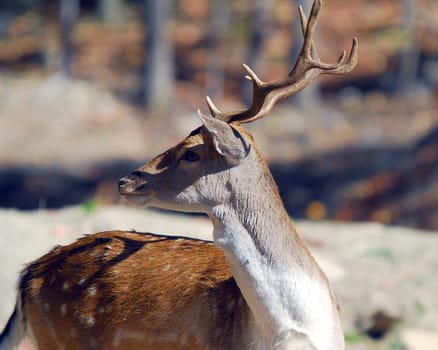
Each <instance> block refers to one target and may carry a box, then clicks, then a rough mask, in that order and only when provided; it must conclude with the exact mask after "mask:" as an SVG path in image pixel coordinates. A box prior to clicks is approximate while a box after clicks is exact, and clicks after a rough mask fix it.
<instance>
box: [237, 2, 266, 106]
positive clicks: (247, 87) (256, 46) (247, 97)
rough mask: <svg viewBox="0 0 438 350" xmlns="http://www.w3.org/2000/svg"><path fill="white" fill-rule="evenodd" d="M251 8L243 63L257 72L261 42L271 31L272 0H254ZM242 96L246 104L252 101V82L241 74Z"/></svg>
mask: <svg viewBox="0 0 438 350" xmlns="http://www.w3.org/2000/svg"><path fill="white" fill-rule="evenodd" d="M252 4H253V6H252V9H251V14H250V16H251V18H250V20H251V22H250V25H251V28H250V37H249V45H248V53H247V57H246V61H245V63H246V64H247V65H248V66H249V67H250V68H252V70H254V71H255V72H256V73H257V72H259V69H258V68H259V67H258V66H259V62H260V57H261V51H262V48H263V43H264V41H265V39H266V37H267V36H268V35H269V33H270V32H271V29H272V28H271V21H270V15H271V7H272V1H268V0H254V1H253V2H252ZM241 91H242V95H243V96H242V98H243V100H244V101H245V103H246V104H248V105H249V104H251V102H252V84H250V83H249V82H248V80H247V79H246V78H245V77H244V76H243V78H242V89H241Z"/></svg>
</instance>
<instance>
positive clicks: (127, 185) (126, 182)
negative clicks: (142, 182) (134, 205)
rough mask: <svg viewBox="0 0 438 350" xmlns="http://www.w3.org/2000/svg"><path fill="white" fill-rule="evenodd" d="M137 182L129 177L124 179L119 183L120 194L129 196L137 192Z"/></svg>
mask: <svg viewBox="0 0 438 350" xmlns="http://www.w3.org/2000/svg"><path fill="white" fill-rule="evenodd" d="M135 187H136V186H135V181H133V180H132V179H130V178H128V177H123V178H121V179H120V181H119V192H120V194H127V193H130V192H133V191H135Z"/></svg>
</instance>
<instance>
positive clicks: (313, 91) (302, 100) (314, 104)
mask: <svg viewBox="0 0 438 350" xmlns="http://www.w3.org/2000/svg"><path fill="white" fill-rule="evenodd" d="M292 1H294V2H295V3H296V6H294V7H295V8H297V6H302V7H303V10H304V13H305V14H306V16H307V18H309V14H310V10H311V8H312V3H313V1H311V0H292ZM294 16H296V21H295V22H294V23H295V28H294V30H293V33H294V34H295V38H296V40H294V45H293V46H292V50H291V53H290V62H291V63H290V69H292V67H293V64H294V62H296V59H297V57H298V55H299V54H300V52H301V48H302V46H303V41H304V40H303V34H302V29H301V22H300V18H299V15H298V13H297V12H295V14H294ZM313 36H314V41H315V45H318V44H317V40H316V39H317V37H318V30H317V29H316V30H315V33H314V35H313ZM291 101H292V103H294V104H297V105H298V107H299V108H300V109H302V110H303V111H304V112H305V113H308V114H310V115H312V114H314V113H315V110H316V109H317V108H318V106H319V103H320V95H319V84H318V81H317V80H316V81H314V82H313V83H312V84H310V85H309V86H308V87H306V88H305V89H304V90H303V91H301V92H300V93H298V94H297V95H296V96H294V98H293V99H292V100H291Z"/></svg>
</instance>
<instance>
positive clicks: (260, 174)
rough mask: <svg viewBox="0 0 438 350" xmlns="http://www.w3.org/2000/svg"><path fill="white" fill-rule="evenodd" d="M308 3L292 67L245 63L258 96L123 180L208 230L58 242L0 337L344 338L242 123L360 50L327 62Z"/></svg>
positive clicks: (244, 343) (128, 194) (118, 343)
mask: <svg viewBox="0 0 438 350" xmlns="http://www.w3.org/2000/svg"><path fill="white" fill-rule="evenodd" d="M320 7H321V0H316V1H315V2H314V4H313V7H312V9H311V13H310V16H309V20H308V21H307V18H306V17H305V15H304V13H303V10H302V9H301V8H300V11H299V12H300V17H301V25H302V32H303V36H304V43H303V47H302V50H301V53H300V56H299V58H298V59H297V62H296V64H295V66H294V68H293V69H292V71H291V72H290V73H289V75H288V76H287V77H286V78H284V79H280V80H276V81H272V82H263V81H262V80H260V79H259V78H258V77H257V75H256V74H255V73H254V72H253V71H252V70H251V69H250V68H249V67H247V66H245V69H246V71H247V72H248V79H249V80H251V81H252V83H253V102H252V105H251V106H250V107H249V108H247V109H244V110H241V111H237V112H230V113H223V112H221V111H220V110H219V109H218V108H217V107H216V106H215V105H214V104H213V103H212V102H211V100H210V99H209V98H207V104H208V107H209V109H210V114H211V115H205V114H203V113H201V112H199V116H200V119H201V121H202V126H201V127H199V128H197V129H196V130H194V131H192V132H191V133H190V135H189V136H188V137H186V138H185V139H184V140H183V141H182V142H181V143H179V144H177V145H176V146H174V147H173V148H170V149H169V150H168V151H166V152H164V153H163V154H161V155H158V156H157V157H155V158H154V159H153V160H151V161H150V162H149V163H147V164H145V165H144V166H142V167H140V168H139V169H137V170H136V171H134V172H133V173H132V174H130V175H128V176H126V177H125V178H123V179H121V180H120V183H119V191H120V193H121V194H122V196H123V197H124V198H125V199H126V201H128V202H129V203H131V204H133V205H135V206H140V207H143V206H155V207H160V208H165V209H171V210H177V211H184V212H199V213H206V214H207V215H208V216H209V217H210V219H211V220H212V222H213V227H214V231H213V238H214V241H213V242H209V241H202V240H196V239H191V238H184V237H169V236H162V235H156V234H150V233H138V232H122V231H110V232H102V233H96V234H93V235H89V236H86V237H83V238H81V239H79V240H77V241H76V242H75V243H72V244H70V245H67V246H60V247H56V248H54V249H53V250H52V251H51V252H49V253H48V254H46V255H44V256H43V257H41V258H39V259H37V260H36V261H34V262H32V263H31V264H29V265H28V266H27V267H26V268H25V269H24V270H23V272H22V274H21V278H20V282H19V286H18V297H17V301H16V305H15V310H14V312H13V314H12V316H11V317H10V319H9V322H8V323H7V325H6V327H5V329H4V331H3V333H2V335H1V338H0V339H1V341H0V349H2V350H4V349H11V348H13V347H14V346H16V345H17V344H18V343H19V341H20V339H21V338H23V337H24V336H25V335H27V336H29V337H30V338H31V339H32V340H33V342H34V343H35V345H36V347H37V348H38V349H44V350H51V349H53V350H55V349H56V350H58V349H66V350H67V349H125V350H127V349H130V350H132V349H154V350H157V349H187V350H189V349H190V350H196V349H319V350H322V349H324V350H340V349H343V348H344V340H343V332H342V329H341V324H340V316H339V310H338V306H337V302H336V299H335V296H334V294H333V291H332V289H331V287H330V285H329V282H328V280H327V278H326V277H325V275H324V273H323V272H322V270H321V269H320V267H319V266H318V264H317V262H316V261H315V260H314V258H313V257H312V255H311V254H310V252H309V251H308V249H307V248H306V246H305V244H304V243H303V241H302V239H301V238H300V236H299V234H298V233H297V231H296V230H295V228H294V226H293V224H292V222H291V220H290V218H289V215H288V213H287V212H286V210H285V208H284V206H283V204H282V201H281V199H280V196H279V193H278V190H277V187H276V185H275V183H274V180H273V178H272V175H271V173H270V171H269V169H268V167H267V165H266V162H265V161H264V159H263V157H262V156H261V154H260V152H259V150H258V148H257V145H256V144H255V142H254V140H253V138H252V136H251V135H250V133H249V132H248V131H246V130H245V129H244V128H243V127H242V126H241V124H244V123H249V122H252V121H254V120H256V119H259V118H262V117H264V116H265V115H266V114H267V113H268V112H269V111H270V110H271V108H272V107H273V105H274V104H275V103H276V102H277V101H278V100H280V99H282V98H284V97H287V96H290V95H293V94H295V93H296V92H298V91H300V90H302V89H303V88H304V87H306V86H307V85H308V84H310V82H311V81H312V80H313V79H315V78H316V77H317V76H318V75H320V74H345V73H347V72H349V71H351V70H352V69H353V68H354V66H355V65H356V63H357V48H358V45H357V40H356V38H354V39H353V45H352V48H351V52H350V55H349V58H348V59H345V56H346V53H345V51H344V53H343V54H342V55H341V57H340V58H339V60H338V61H337V63H334V64H327V63H323V62H322V61H321V60H320V59H319V57H318V54H317V52H316V49H315V46H314V44H313V39H312V34H313V32H314V28H315V24H316V21H317V17H318V14H319V12H320Z"/></svg>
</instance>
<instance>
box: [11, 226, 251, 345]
mask: <svg viewBox="0 0 438 350" xmlns="http://www.w3.org/2000/svg"><path fill="white" fill-rule="evenodd" d="M195 255H196V259H193V258H192V257H193V256H195ZM20 291H21V299H22V304H23V305H22V306H23V315H24V318H25V319H26V321H27V322H26V323H27V324H28V325H32V326H31V327H32V329H31V333H32V334H33V336H34V338H35V339H36V342H37V345H38V347H39V348H40V349H44V350H50V349H61V348H62V349H83V348H89V349H93V348H95V349H175V348H178V349H231V348H234V349H238V348H241V347H242V343H241V342H243V341H244V338H245V337H244V330H243V329H242V325H244V324H246V323H247V318H248V307H247V305H246V302H245V300H244V299H243V297H242V295H241V293H240V291H239V289H238V287H237V286H236V283H235V281H234V278H233V277H232V275H231V273H230V270H229V268H228V266H227V264H226V262H225V259H224V256H223V253H222V252H221V250H219V249H218V248H217V247H215V246H214V245H213V243H211V242H207V241H201V240H195V239H190V238H181V237H167V236H159V235H153V234H144V233H136V232H122V231H109V232H102V233H97V234H94V235H91V236H86V237H84V238H81V239H79V240H77V241H76V242H75V243H72V244H70V245H67V246H64V247H56V248H54V249H53V250H52V251H51V252H49V253H48V254H46V255H44V256H43V257H41V258H39V259H38V260H36V261H34V262H33V263H31V264H30V265H29V266H28V267H26V268H25V269H24V271H23V273H22V277H21V280H20ZM201 310H209V312H207V313H206V312H202V311H201ZM200 330H202V331H200ZM224 335H225V337H224ZM212 344H214V346H212Z"/></svg>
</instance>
